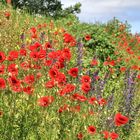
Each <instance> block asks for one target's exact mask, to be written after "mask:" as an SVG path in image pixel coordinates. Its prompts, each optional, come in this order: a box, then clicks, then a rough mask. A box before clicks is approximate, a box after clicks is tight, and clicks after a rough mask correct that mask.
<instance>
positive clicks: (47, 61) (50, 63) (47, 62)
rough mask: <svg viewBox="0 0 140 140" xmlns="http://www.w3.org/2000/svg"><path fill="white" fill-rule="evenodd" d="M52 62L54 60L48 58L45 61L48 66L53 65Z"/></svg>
mask: <svg viewBox="0 0 140 140" xmlns="http://www.w3.org/2000/svg"><path fill="white" fill-rule="evenodd" d="M52 63H53V61H52V60H46V61H45V62H44V64H45V66H48V67H49V66H51V65H52Z"/></svg>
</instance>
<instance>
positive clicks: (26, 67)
mask: <svg viewBox="0 0 140 140" xmlns="http://www.w3.org/2000/svg"><path fill="white" fill-rule="evenodd" d="M20 66H21V68H22V69H23V70H28V69H29V68H30V64H29V63H28V62H22V63H21V64H20Z"/></svg>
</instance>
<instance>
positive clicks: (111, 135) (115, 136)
mask: <svg viewBox="0 0 140 140" xmlns="http://www.w3.org/2000/svg"><path fill="white" fill-rule="evenodd" d="M110 137H111V139H112V140H116V139H117V138H118V137H119V135H118V134H117V133H115V132H112V133H110Z"/></svg>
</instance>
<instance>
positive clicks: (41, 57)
mask: <svg viewBox="0 0 140 140" xmlns="http://www.w3.org/2000/svg"><path fill="white" fill-rule="evenodd" d="M38 58H39V59H44V58H46V50H40V51H39V52H38Z"/></svg>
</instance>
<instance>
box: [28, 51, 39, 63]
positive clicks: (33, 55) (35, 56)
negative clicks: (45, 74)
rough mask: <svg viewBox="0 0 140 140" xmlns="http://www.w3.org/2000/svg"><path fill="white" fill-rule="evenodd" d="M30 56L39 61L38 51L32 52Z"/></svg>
mask: <svg viewBox="0 0 140 140" xmlns="http://www.w3.org/2000/svg"><path fill="white" fill-rule="evenodd" d="M30 58H32V59H33V60H34V61H38V52H34V51H32V52H30Z"/></svg>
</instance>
